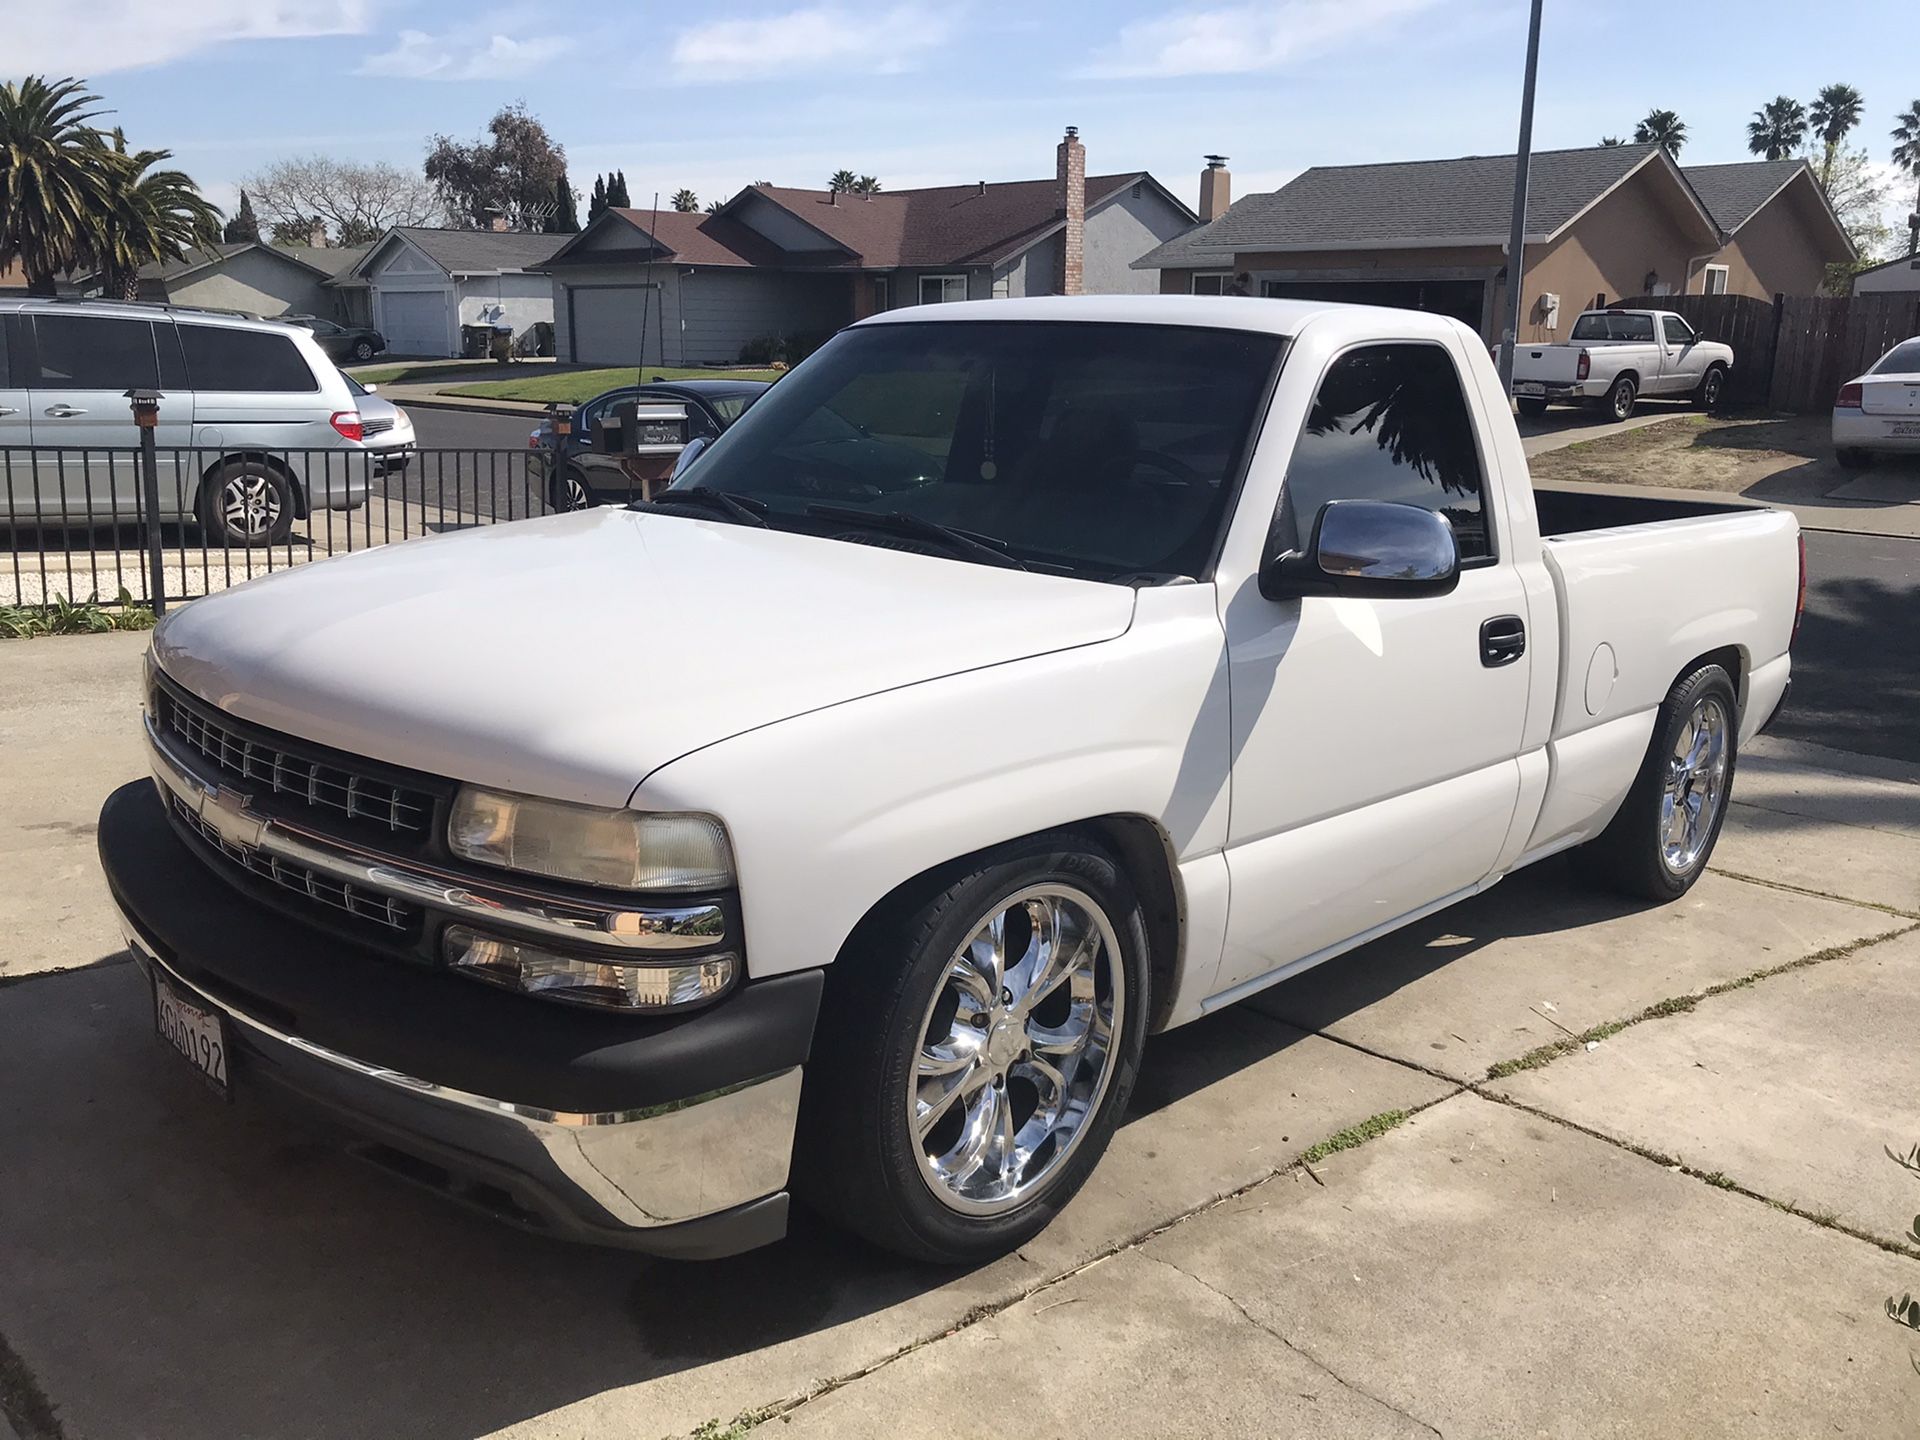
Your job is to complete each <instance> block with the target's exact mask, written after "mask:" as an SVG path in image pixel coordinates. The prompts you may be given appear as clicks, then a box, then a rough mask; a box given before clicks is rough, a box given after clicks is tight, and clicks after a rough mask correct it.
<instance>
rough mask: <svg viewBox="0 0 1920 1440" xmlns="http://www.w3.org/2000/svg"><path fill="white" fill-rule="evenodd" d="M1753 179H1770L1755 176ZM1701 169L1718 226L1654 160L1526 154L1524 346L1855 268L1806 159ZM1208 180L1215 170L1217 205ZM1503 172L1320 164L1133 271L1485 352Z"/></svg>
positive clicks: (1428, 163) (1799, 288)
mask: <svg viewBox="0 0 1920 1440" xmlns="http://www.w3.org/2000/svg"><path fill="white" fill-rule="evenodd" d="M1756 165H1757V166H1758V167H1760V169H1762V170H1764V171H1765V173H1764V174H1761V175H1757V176H1755V177H1754V178H1751V179H1750V178H1748V175H1749V173H1750V172H1753V171H1754V170H1755V166H1756ZM1696 168H1698V169H1700V170H1701V171H1702V172H1703V174H1704V176H1705V182H1704V183H1705V184H1706V186H1707V189H1708V190H1709V191H1710V192H1711V194H1712V197H1713V199H1712V204H1713V205H1717V206H1719V207H1720V208H1719V211H1718V212H1717V213H1716V211H1715V210H1714V209H1713V208H1711V207H1710V204H1709V202H1708V200H1707V199H1706V198H1705V197H1704V196H1703V194H1702V193H1701V191H1700V189H1699V188H1698V187H1696V185H1695V184H1694V182H1693V180H1692V178H1691V176H1692V173H1693V172H1692V171H1683V170H1682V169H1681V168H1680V166H1679V165H1677V164H1675V163H1674V160H1673V157H1672V156H1670V155H1669V154H1667V152H1666V151H1665V150H1664V149H1662V148H1661V147H1660V146H1657V145H1613V146H1595V147H1593V148H1590V149H1582V150H1547V151H1541V152H1539V153H1537V154H1535V155H1534V157H1533V161H1532V165H1531V167H1530V171H1529V183H1528V191H1527V215H1526V229H1525V242H1524V254H1525V261H1526V268H1525V273H1526V280H1525V284H1526V288H1527V292H1528V293H1527V300H1526V304H1525V307H1524V309H1523V312H1522V323H1521V331H1520V339H1521V340H1523V341H1534V342H1539V341H1545V340H1552V339H1554V338H1555V337H1556V336H1557V335H1559V334H1560V333H1561V332H1562V331H1563V330H1564V328H1565V326H1566V325H1567V324H1569V323H1570V322H1571V320H1572V317H1573V316H1574V315H1576V314H1578V313H1579V311H1581V310H1583V309H1585V308H1587V307H1589V306H1593V305H1596V304H1605V303H1606V302H1607V301H1608V300H1618V299H1620V298H1622V297H1626V296H1640V295H1675V294H1698V293H1701V292H1703V291H1705V290H1706V289H1708V288H1709V287H1710V286H1711V287H1713V288H1715V289H1723V290H1727V291H1730V292H1732V293H1736V294H1749V295H1763V296H1770V295H1772V294H1773V293H1774V289H1773V288H1769V287H1774V286H1779V287H1784V288H1787V289H1788V291H1789V293H1794V294H1812V293H1814V292H1815V291H1816V290H1817V289H1818V288H1819V284H1820V280H1821V278H1822V276H1823V274H1824V271H1825V267H1826V266H1827V265H1828V264H1829V263H1831V262H1834V261H1839V260H1844V259H1847V258H1850V257H1851V256H1852V254H1853V247H1852V244H1851V242H1850V241H1849V240H1848V238H1847V235H1846V232H1845V231H1844V230H1843V229H1842V228H1841V227H1840V224H1839V222H1838V220H1837V219H1835V218H1834V215H1833V212H1832V210H1831V209H1830V208H1828V207H1827V205H1826V202H1825V200H1824V198H1822V197H1820V196H1819V194H1818V185H1817V183H1816V182H1813V181H1812V177H1811V172H1810V171H1808V170H1807V169H1806V166H1805V162H1803V161H1794V162H1779V164H1778V165H1776V164H1775V163H1774V162H1766V161H1760V162H1755V165H1730V166H1722V165H1716V166H1705V167H1696ZM1218 170H1219V167H1217V166H1215V165H1214V164H1213V163H1212V162H1211V161H1210V162H1209V167H1208V172H1207V175H1212V176H1213V184H1214V186H1215V189H1216V192H1220V191H1224V190H1225V189H1226V182H1225V181H1224V180H1223V179H1222V178H1221V177H1220V175H1219V174H1218ZM1790 170H1795V171H1797V172H1798V173H1789V171H1790ZM1513 171H1514V157H1513V156H1511V155H1492V156H1468V157H1465V158H1463V159H1458V160H1424V161H1412V162H1401V163H1393V164H1384V165H1340V166H1318V167H1315V168H1314V169H1311V170H1308V171H1306V172H1305V173H1304V174H1302V175H1300V176H1299V177H1297V178H1296V179H1294V180H1293V181H1292V182H1290V183H1289V184H1287V185H1286V186H1284V187H1282V188H1281V189H1279V190H1276V191H1274V192H1272V193H1270V194H1263V195H1252V196H1248V197H1247V198H1246V199H1244V200H1242V201H1240V202H1239V203H1238V204H1235V205H1232V206H1231V208H1227V209H1225V210H1224V213H1221V214H1219V215H1218V216H1217V217H1216V218H1215V219H1213V220H1212V221H1211V222H1210V223H1207V224H1203V225H1201V226H1200V227H1199V228H1198V229H1196V230H1193V231H1190V232H1189V233H1187V234H1186V235H1182V236H1180V237H1178V238H1176V239H1174V240H1172V241H1170V242H1168V243H1167V244H1165V245H1162V246H1160V247H1159V248H1157V249H1156V250H1154V251H1152V252H1151V253H1150V254H1147V255H1145V256H1143V257H1142V258H1141V259H1139V260H1138V261H1136V262H1134V263H1135V264H1136V265H1137V266H1138V267H1139V268H1141V269H1143V270H1149V271H1157V272H1158V273H1159V279H1160V289H1161V291H1162V292H1163V293H1171V294H1220V293H1238V294H1248V295H1267V296H1290V297H1301V298H1308V299H1321V300H1346V301H1354V302H1358V303H1361V304H1376V305H1403V306H1409V307H1412V308H1414V309H1422V310H1434V311H1439V312H1441V313H1443V314H1448V315H1452V316H1454V317H1456V318H1457V319H1460V320H1463V321H1465V322H1466V323H1467V324H1469V325H1471V326H1473V327H1474V328H1475V329H1476V330H1478V331H1479V333H1480V334H1481V335H1482V336H1483V337H1485V338H1486V339H1487V340H1489V341H1490V342H1491V341H1493V340H1495V339H1497V338H1498V336H1499V334H1500V331H1501V329H1502V328H1503V326H1504V322H1505V316H1506V308H1507V307H1506V296H1505V291H1506V283H1505V282H1506V250H1507V241H1508V230H1509V226H1510V222H1511V218H1512V210H1513ZM1736 172H1743V173H1736ZM1205 183H1206V175H1203V184H1205ZM1810 192H1811V193H1810Z"/></svg>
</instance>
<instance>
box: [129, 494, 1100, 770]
mask: <svg viewBox="0 0 1920 1440" xmlns="http://www.w3.org/2000/svg"><path fill="white" fill-rule="evenodd" d="M1133 603H1134V594H1133V591H1132V590H1130V589H1128V588H1126V587H1124V586H1118V585H1104V584H1098V583H1095V582H1092V581H1084V580H1070V579H1063V578H1060V577H1057V576H1049V575H1036V574H1030V573H1026V572H1023V571H1018V570H1011V569H999V568H995V567H989V566H983V565H978V564H972V563H968V562H964V561H958V560H948V559H944V558H938V557H932V556H927V555H917V554H903V553H899V552H895V551H891V550H886V549H881V548H878V547H876V546H869V545H858V544H849V543H846V542H843V541H836V540H828V539H821V538H817V537H814V536H808V535H795V534H785V533H781V532H777V531H769V530H760V529H756V528H752V527H748V526H741V525H728V524H723V523H718V522H713V521H707V520H697V519H688V518H682V517H679V516H670V515H649V514H641V513H636V512H633V511H629V510H618V509H599V510H589V511H582V512H578V513H575V514H571V515H555V516H550V517H547V518H545V519H541V520H529V521H524V522H521V523H518V524H509V525H494V526H487V527H483V528H480V529H475V530H468V531H463V532H461V533H458V534H450V535H441V536H433V537H429V538H426V539H420V540H410V541H407V542H406V543H404V544H398V545H386V546H381V547H379V548H376V549H373V550H367V551H363V552H360V553H358V554H353V555H343V556H338V557H336V558H334V559H331V560H325V561H321V562H318V563H315V564H312V565H305V566H300V567H297V568H295V569H291V570H286V571H281V572H280V573H278V574H275V575H271V576H266V577H264V578H262V579H259V580H255V581H252V582H250V583H249V584H246V585H242V586H240V587H238V588H236V589H233V590H228V591H224V592H222V593H219V594H216V595H211V596H208V597H207V598H205V599H202V600H196V601H194V602H193V603H192V604H191V605H188V606H186V607H184V608H183V609H180V610H177V611H174V612H173V613H172V614H170V615H168V616H167V617H166V619H165V621H164V622H163V623H162V624H161V626H160V628H159V629H158V630H157V631H156V632H155V635H154V652H155V658H156V659H157V660H158V661H159V663H160V664H161V666H162V667H163V668H164V669H165V670H166V672H167V674H168V675H170V676H172V677H173V679H174V680H176V681H177V682H179V683H180V684H181V685H184V686H185V687H186V688H187V689H189V690H191V691H193V692H194V693H195V694H198V695H199V696H201V697H202V698H204V699H206V700H208V701H211V702H212V703H214V704H216V705H218V706H220V707H221V708H222V709H224V710H226V711H227V712H229V713H230V714H233V715H236V716H239V717H240V718H242V719H246V720H251V721H254V722H255V723H257V724H260V725H265V726H268V727H270V728H272V729H275V730H279V731H282V732H284V733H286V734H289V735H293V736H297V737H300V738H303V739H307V740H312V741H317V742H318V743H320V744H323V745H330V746H333V747H335V748H337V749H340V750H344V751H347V752H349V753H352V754H357V755H366V756H370V757H372V758H375V759H379V760H384V761H386V762H388V763H389V764H393V765H402V766H407V767H410V768H413V769H416V770H423V771H427V772H429V773H431V774H435V775H444V776H449V777H451V778H454V779H458V780H466V781H471V782H473V783H476V784H483V785H490V786H494V787H497V788H500V789H506V790H515V791H520V792H523V793H527V794H534V795H545V796H550V797H553V798H556V799H566V800H578V801H581V802H584V803H587V804H597V805H623V804H625V803H626V801H627V800H628V798H629V797H630V796H631V794H632V792H633V789H634V787H635V786H636V785H637V784H638V783H639V782H640V781H641V780H642V779H643V778H644V777H645V776H646V775H647V774H649V773H650V772H651V771H653V770H655V769H657V768H658V767H659V766H661V765H664V764H666V763H667V762H668V761H670V760H673V759H675V758H676V757H678V756H681V755H684V754H686V753H687V752H688V751H690V750H695V749H698V748H700V747H701V746H704V745H710V744H712V743H714V742H715V741H718V740H723V739H725V738H727V737H728V736H730V735H736V734H739V733H740V732H742V731H745V730H751V729H754V728H756V727H757V726H761V725H767V724H771V723H772V722H774V721H776V720H782V719H785V718H787V717H789V716H792V715H798V714H801V713H803V712H805V711H809V710H817V709H819V708H821V707H823V706H827V705H834V704H839V703H841V702H843V701H847V700H853V699H857V698H859V697H861V696H863V695H871V694H874V693H877V692H879V691H882V690H889V689H893V688H895V687H898V686H902V685H912V684H915V683H918V682H920V681H924V680H932V679H937V678H939V677H940V676H943V675H950V674H956V673H958V672H960V671H963V670H973V669H978V668H980V667H982V666H987V665H997V664H1002V663H1004V662H1007V661H1011V660H1019V659H1024V658H1026V657H1028V656H1032V655H1039V654H1044V653H1046V652H1048V651H1052V650H1062V649H1068V648H1071V647H1074V646H1079V645H1088V644H1093V643H1096V642H1099V641H1102V640H1109V639H1112V638H1113V637H1115V636H1118V635H1120V634H1122V633H1124V632H1125V630H1126V629H1127V626H1128V625H1129V624H1130V623H1131V622H1132V617H1133ZM1017 712H1018V707H1017V705H1016V706H1013V707H1011V709H1010V711H1009V713H1008V714H1006V715H1001V716H983V717H981V723H982V724H983V725H990V724H1000V723H1006V722H1007V721H1009V720H1013V719H1015V718H1016V717H1017ZM805 781H806V777H805V776H804V775H796V776H795V777H794V783H795V784H796V785H803V784H805Z"/></svg>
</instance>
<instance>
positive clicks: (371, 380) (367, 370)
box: [345, 360, 485, 385]
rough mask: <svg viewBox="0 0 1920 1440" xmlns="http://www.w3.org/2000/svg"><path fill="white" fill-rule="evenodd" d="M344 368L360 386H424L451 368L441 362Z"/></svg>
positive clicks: (477, 363)
mask: <svg viewBox="0 0 1920 1440" xmlns="http://www.w3.org/2000/svg"><path fill="white" fill-rule="evenodd" d="M467 363H468V364H470V365H473V366H476V367H477V366H479V365H481V364H483V363H485V362H483V361H479V360H470V361H468V362H467ZM345 368H346V372H347V374H349V375H351V376H353V378H354V379H356V380H358V381H359V382H360V383H361V384H362V385H392V384H394V383H395V382H399V383H402V384H405V383H407V382H409V381H418V382H420V383H422V384H424V383H426V382H428V381H431V380H433V379H435V378H436V377H438V376H442V375H445V374H446V373H447V371H448V370H450V369H452V368H453V367H452V366H449V365H447V364H445V363H444V362H443V363H441V364H438V365H406V364H401V365H349V366H347V367H345Z"/></svg>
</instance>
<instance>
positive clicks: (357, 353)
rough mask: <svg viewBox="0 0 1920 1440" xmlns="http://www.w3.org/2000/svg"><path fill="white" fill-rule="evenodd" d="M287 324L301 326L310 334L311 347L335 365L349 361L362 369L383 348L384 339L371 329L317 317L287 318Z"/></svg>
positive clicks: (297, 316)
mask: <svg viewBox="0 0 1920 1440" xmlns="http://www.w3.org/2000/svg"><path fill="white" fill-rule="evenodd" d="M285 318H286V320H287V322H288V323H289V324H293V325H299V326H303V327H304V328H306V329H307V330H309V331H311V332H312V334H313V339H314V343H315V344H317V345H319V347H320V348H321V349H322V350H324V351H326V352H327V358H328V359H329V360H331V361H333V363H334V364H336V365H345V364H347V363H348V362H349V361H351V362H352V363H353V364H356V365H364V364H366V362H367V361H369V360H371V359H373V357H374V356H376V355H378V354H380V353H381V352H382V351H384V350H385V349H386V348H387V337H386V336H384V335H382V334H381V333H380V332H379V331H378V330H375V329H374V328H373V327H372V326H371V325H342V324H340V323H339V322H337V321H334V320H323V319H321V318H320V317H319V316H318V315H288V316H286V317H285Z"/></svg>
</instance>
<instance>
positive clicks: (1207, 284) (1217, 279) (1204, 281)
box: [1193, 270, 1233, 295]
mask: <svg viewBox="0 0 1920 1440" xmlns="http://www.w3.org/2000/svg"><path fill="white" fill-rule="evenodd" d="M1232 288H1233V275H1232V274H1231V273H1230V272H1229V271H1226V270H1221V271H1218V272H1216V273H1214V274H1211V275H1195V276H1194V277H1193V293H1194V294H1195V295H1225V294H1227V293H1229V291H1231V290H1232Z"/></svg>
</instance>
